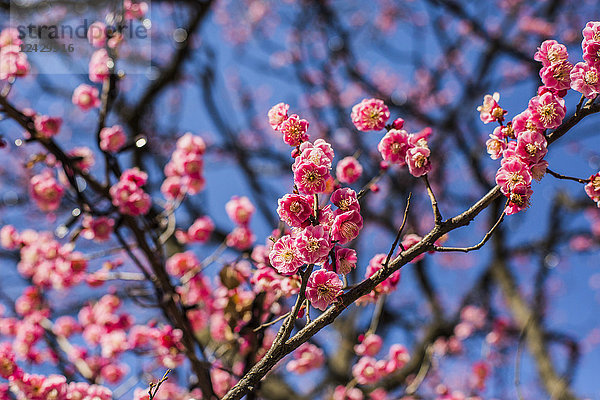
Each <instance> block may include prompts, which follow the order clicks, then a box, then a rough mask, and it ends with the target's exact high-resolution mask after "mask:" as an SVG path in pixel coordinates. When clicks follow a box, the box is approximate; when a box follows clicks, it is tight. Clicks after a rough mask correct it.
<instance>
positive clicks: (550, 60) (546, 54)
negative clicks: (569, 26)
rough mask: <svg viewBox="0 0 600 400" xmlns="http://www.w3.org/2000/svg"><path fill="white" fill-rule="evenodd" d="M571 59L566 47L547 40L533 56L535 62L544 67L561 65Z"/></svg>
mask: <svg viewBox="0 0 600 400" xmlns="http://www.w3.org/2000/svg"><path fill="white" fill-rule="evenodd" d="M568 58H569V53H567V48H566V47H565V45H563V44H560V43H558V42H557V41H556V40H545V41H543V42H542V44H541V46H540V47H538V51H537V52H536V53H535V55H534V56H533V59H534V60H535V61H539V62H541V63H542V65H543V66H544V67H548V66H550V65H552V64H556V63H560V62H562V61H565V60H567V59H568Z"/></svg>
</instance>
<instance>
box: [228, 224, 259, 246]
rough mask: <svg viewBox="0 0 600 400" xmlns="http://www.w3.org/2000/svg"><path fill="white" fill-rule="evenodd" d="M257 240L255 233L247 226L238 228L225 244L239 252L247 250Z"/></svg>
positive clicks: (232, 232) (231, 233) (229, 235)
mask: <svg viewBox="0 0 600 400" xmlns="http://www.w3.org/2000/svg"><path fill="white" fill-rule="evenodd" d="M255 240H256V236H255V235H254V233H253V232H252V231H251V230H250V228H248V227H247V226H245V225H240V226H237V227H236V228H235V229H234V230H232V231H231V232H230V233H229V234H228V235H227V237H226V238H225V244H227V246H229V247H233V248H234V249H238V250H246V249H248V248H250V246H252V243H254V241H255Z"/></svg>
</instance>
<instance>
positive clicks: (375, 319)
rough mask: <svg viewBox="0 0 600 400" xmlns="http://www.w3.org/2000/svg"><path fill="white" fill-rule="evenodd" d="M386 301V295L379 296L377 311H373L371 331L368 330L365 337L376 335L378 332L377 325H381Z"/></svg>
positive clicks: (376, 305)
mask: <svg viewBox="0 0 600 400" xmlns="http://www.w3.org/2000/svg"><path fill="white" fill-rule="evenodd" d="M385 299H386V295H385V293H384V294H382V295H381V296H379V298H378V299H377V303H376V304H375V310H373V316H372V317H371V325H369V330H367V333H366V334H365V336H369V335H370V334H374V333H375V332H376V331H377V325H379V320H380V319H381V313H382V312H383V306H384V305H385Z"/></svg>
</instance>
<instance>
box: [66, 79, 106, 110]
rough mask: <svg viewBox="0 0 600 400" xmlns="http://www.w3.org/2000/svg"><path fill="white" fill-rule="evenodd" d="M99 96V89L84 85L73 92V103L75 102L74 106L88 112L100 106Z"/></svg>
mask: <svg viewBox="0 0 600 400" xmlns="http://www.w3.org/2000/svg"><path fill="white" fill-rule="evenodd" d="M98 95H99V92H98V89H97V88H95V87H93V86H90V85H86V84H85V83H82V84H81V85H79V86H77V87H76V88H75V90H74V91H73V97H72V99H71V101H73V104H75V105H76V106H78V107H79V108H81V109H82V110H84V111H87V110H89V109H90V108H96V107H99V106H100V98H99V97H98Z"/></svg>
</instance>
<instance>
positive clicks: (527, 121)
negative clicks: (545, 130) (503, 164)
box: [509, 109, 542, 146]
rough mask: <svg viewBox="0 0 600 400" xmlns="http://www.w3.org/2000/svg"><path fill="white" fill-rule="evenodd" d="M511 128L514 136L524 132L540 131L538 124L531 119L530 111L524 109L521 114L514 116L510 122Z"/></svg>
mask: <svg viewBox="0 0 600 400" xmlns="http://www.w3.org/2000/svg"><path fill="white" fill-rule="evenodd" d="M512 128H513V134H514V135H516V136H518V135H519V134H520V133H521V132H525V131H542V129H541V127H540V126H539V123H538V122H537V121H535V120H534V119H533V114H532V113H531V110H530V109H526V110H525V111H523V112H522V113H520V114H517V115H515V117H514V118H513V120H512ZM509 146H510V143H509Z"/></svg>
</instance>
